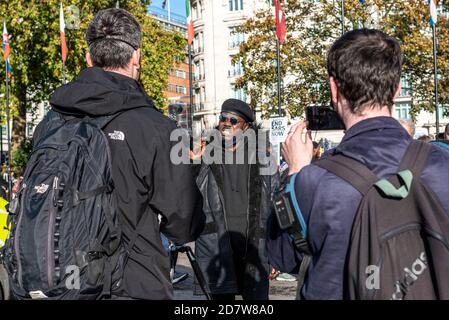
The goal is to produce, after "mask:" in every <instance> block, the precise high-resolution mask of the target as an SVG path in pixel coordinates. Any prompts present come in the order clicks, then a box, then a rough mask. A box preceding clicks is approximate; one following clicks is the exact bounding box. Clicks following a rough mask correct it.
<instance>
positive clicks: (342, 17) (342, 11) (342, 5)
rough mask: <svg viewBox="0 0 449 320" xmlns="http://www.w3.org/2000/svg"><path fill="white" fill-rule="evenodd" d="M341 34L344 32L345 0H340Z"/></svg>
mask: <svg viewBox="0 0 449 320" xmlns="http://www.w3.org/2000/svg"><path fill="white" fill-rule="evenodd" d="M341 34H342V35H343V34H345V0H341Z"/></svg>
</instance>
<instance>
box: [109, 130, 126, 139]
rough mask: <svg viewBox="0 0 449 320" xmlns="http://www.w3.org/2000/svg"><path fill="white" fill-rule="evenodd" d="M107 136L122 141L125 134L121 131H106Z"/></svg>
mask: <svg viewBox="0 0 449 320" xmlns="http://www.w3.org/2000/svg"><path fill="white" fill-rule="evenodd" d="M108 135H109V138H111V139H112V140H120V141H124V140H125V134H124V133H123V132H121V131H116V130H115V131H114V132H113V133H108Z"/></svg>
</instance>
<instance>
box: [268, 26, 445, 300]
mask: <svg viewBox="0 0 449 320" xmlns="http://www.w3.org/2000/svg"><path fill="white" fill-rule="evenodd" d="M401 64H402V53H401V48H400V46H399V43H398V41H397V40H395V39H393V38H392V37H389V36H388V35H386V34H385V33H383V32H381V31H378V30H369V29H361V30H353V31H350V32H347V33H346V34H344V35H343V36H342V37H341V38H339V39H338V40H337V41H336V42H335V43H334V44H333V45H332V47H331V49H330V51H329V54H328V59H327V67H328V73H329V81H330V89H331V99H332V104H333V107H334V109H335V110H336V111H337V112H338V114H339V116H340V117H341V119H342V120H343V123H344V124H345V127H346V131H345V136H344V138H343V140H342V142H341V143H340V145H339V146H337V147H336V148H335V149H334V150H332V152H331V153H330V154H329V155H328V157H330V158H331V157H332V156H334V155H339V154H340V155H344V156H346V157H349V158H352V159H354V160H357V161H359V162H361V163H362V164H364V165H365V166H366V167H367V168H368V169H370V170H371V171H372V172H373V173H374V174H375V175H376V176H377V177H378V178H379V179H381V178H386V177H390V176H392V175H394V174H396V173H397V172H398V166H399V163H400V162H401V160H402V157H403V155H404V154H405V151H406V150H407V148H408V146H409V145H410V143H411V142H412V141H413V139H412V137H411V136H410V135H409V134H408V132H407V131H406V130H405V129H404V128H403V127H402V126H401V125H400V124H399V122H398V121H397V120H395V119H394V118H393V117H392V116H391V109H392V107H393V104H394V99H395V97H396V96H397V95H398V94H399V92H400V79H401ZM305 129H306V124H305V123H299V124H296V125H295V126H293V128H292V129H291V130H290V133H289V135H288V137H287V139H286V141H285V144H284V146H283V154H284V158H285V159H286V161H287V163H288V165H289V174H290V175H292V174H295V173H298V175H297V176H296V180H295V193H296V198H297V200H298V204H299V207H300V210H301V212H302V215H303V217H304V220H305V223H306V225H307V227H308V229H307V240H308V243H309V246H310V250H311V253H312V259H311V264H310V268H309V271H308V273H307V276H306V280H305V284H304V286H303V287H302V290H301V296H302V298H305V299H343V297H344V293H345V290H344V284H345V282H344V280H345V265H346V263H347V260H346V258H347V252H348V248H349V246H350V236H351V229H352V225H353V222H354V217H355V214H356V212H357V209H358V207H359V204H360V201H361V199H362V194H361V193H359V192H358V191H357V190H356V189H355V188H354V187H353V186H352V185H351V184H350V183H348V182H346V181H345V180H343V179H341V178H339V177H337V176H336V175H334V174H333V173H331V172H329V171H328V170H326V169H324V168H322V167H320V166H319V163H320V161H317V162H315V163H314V164H311V165H309V164H310V161H311V159H312V140H311V138H310V135H309V134H306V136H305V139H303V137H302V136H303V134H304V130H305ZM325 158H326V156H325ZM421 181H422V182H423V183H424V184H425V185H427V186H428V187H429V188H430V189H431V190H433V191H434V193H435V194H436V195H437V197H438V200H439V201H440V203H441V205H442V208H444V210H445V212H446V213H447V214H449V197H447V195H448V194H449V153H448V152H446V151H444V150H443V149H441V148H439V147H436V146H432V149H431V154H430V155H429V157H428V159H427V163H426V165H425V168H424V170H423V171H422V175H421ZM269 225H270V226H269V233H270V234H269V240H268V251H269V258H270V263H271V264H272V265H273V266H274V267H275V268H276V269H280V270H282V271H284V272H294V271H295V272H297V271H298V267H299V264H300V262H301V260H302V255H301V254H299V253H298V251H297V250H295V247H294V246H293V244H292V241H291V240H290V238H289V235H288V233H287V232H284V231H281V230H280V229H279V226H278V224H277V221H276V219H275V218H274V217H273V216H271V217H270V223H269Z"/></svg>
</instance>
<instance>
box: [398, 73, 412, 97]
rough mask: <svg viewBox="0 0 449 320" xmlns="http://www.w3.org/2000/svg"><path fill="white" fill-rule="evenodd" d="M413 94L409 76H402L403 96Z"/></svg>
mask: <svg viewBox="0 0 449 320" xmlns="http://www.w3.org/2000/svg"><path fill="white" fill-rule="evenodd" d="M411 95H412V87H411V86H410V82H409V80H408V78H407V77H405V76H404V77H402V78H401V95H400V96H401V97H410V96H411Z"/></svg>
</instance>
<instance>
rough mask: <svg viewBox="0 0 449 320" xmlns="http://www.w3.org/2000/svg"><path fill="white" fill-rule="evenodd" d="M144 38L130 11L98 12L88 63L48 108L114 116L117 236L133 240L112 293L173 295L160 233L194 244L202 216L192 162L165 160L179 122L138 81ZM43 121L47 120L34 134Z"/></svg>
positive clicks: (109, 128)
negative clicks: (157, 107)
mask: <svg viewBox="0 0 449 320" xmlns="http://www.w3.org/2000/svg"><path fill="white" fill-rule="evenodd" d="M141 40H142V33H141V29H140V26H139V24H138V22H137V21H136V19H135V18H134V17H133V16H132V15H131V14H130V13H128V12H127V11H125V10H122V9H115V8H114V9H107V10H102V11H100V12H98V14H97V15H96V16H95V17H94V18H93V20H92V21H91V22H90V23H89V25H88V27H87V31H86V41H87V44H88V52H87V54H86V60H87V64H88V66H89V68H87V69H85V70H83V71H82V72H81V73H80V74H79V76H78V78H77V79H76V80H75V81H73V82H71V83H69V84H67V85H64V86H62V87H60V88H59V89H57V90H56V92H55V93H54V95H53V97H52V99H51V105H52V108H53V110H54V111H56V112H59V113H61V114H63V115H64V116H65V117H72V118H73V117H76V118H83V117H86V116H87V117H93V118H95V117H103V116H108V115H114V116H115V117H114V118H113V120H112V121H110V122H109V124H107V125H106V127H105V128H104V129H103V131H104V133H105V135H106V137H107V139H108V143H109V147H110V151H111V159H112V164H111V166H112V176H113V180H114V188H115V190H114V192H115V195H116V197H117V210H118V218H119V223H120V227H121V230H122V237H123V240H122V241H123V242H124V246H125V248H127V247H128V245H129V244H130V242H132V241H135V242H134V245H133V246H132V247H131V248H129V256H128V259H127V260H126V265H125V266H124V272H123V279H122V280H121V283H120V285H119V287H118V288H116V289H114V292H113V298H118V299H171V298H172V297H173V288H172V285H171V282H170V275H169V272H170V261H169V258H168V255H167V253H166V252H165V250H164V248H163V246H162V243H161V238H160V232H163V233H164V234H165V235H166V236H167V237H168V238H169V239H170V240H171V241H173V242H174V243H176V244H183V243H186V242H190V241H193V240H195V238H196V237H197V235H198V234H199V233H200V232H201V230H202V226H203V225H204V221H203V218H204V215H203V213H202V212H201V197H200V194H199V192H198V189H197V187H196V185H195V181H194V179H193V175H192V172H191V169H190V167H189V166H188V165H176V166H175V165H173V164H172V162H171V161H170V149H171V146H172V143H171V142H170V133H171V131H172V130H173V129H175V128H176V126H175V124H174V123H173V122H172V121H170V120H169V119H168V118H166V117H165V116H163V115H162V114H161V113H160V112H159V111H158V110H157V109H155V107H154V104H153V101H152V100H151V98H150V97H149V96H148V95H147V94H146V93H145V90H144V88H143V87H142V86H141V84H140V83H139V81H138V80H139V74H140V58H141V50H140V47H141ZM45 125H46V121H45V120H44V121H43V122H42V123H41V125H40V128H39V129H38V130H37V132H36V135H35V137H34V138H35V139H40V132H43V131H44V130H45ZM158 215H160V216H161V221H160V222H159V219H158Z"/></svg>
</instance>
